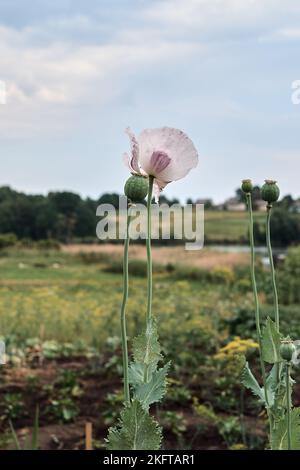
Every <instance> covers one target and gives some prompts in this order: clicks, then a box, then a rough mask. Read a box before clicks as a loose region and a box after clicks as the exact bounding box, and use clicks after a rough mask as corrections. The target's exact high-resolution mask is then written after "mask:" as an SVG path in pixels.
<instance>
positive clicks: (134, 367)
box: [128, 362, 146, 387]
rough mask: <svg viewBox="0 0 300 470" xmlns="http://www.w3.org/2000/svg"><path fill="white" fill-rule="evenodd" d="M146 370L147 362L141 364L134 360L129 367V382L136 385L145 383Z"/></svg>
mask: <svg viewBox="0 0 300 470" xmlns="http://www.w3.org/2000/svg"><path fill="white" fill-rule="evenodd" d="M145 370H146V367H145V364H141V363H140V362H132V363H131V364H130V366H129V369H128V380H129V383H130V384H131V385H133V386H134V387H136V386H137V385H139V384H142V383H144V378H145Z"/></svg>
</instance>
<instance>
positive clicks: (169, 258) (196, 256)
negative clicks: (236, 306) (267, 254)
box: [62, 244, 249, 269]
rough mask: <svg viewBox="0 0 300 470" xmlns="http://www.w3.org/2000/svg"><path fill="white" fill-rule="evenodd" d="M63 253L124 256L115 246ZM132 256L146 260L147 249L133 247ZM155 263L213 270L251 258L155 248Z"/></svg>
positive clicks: (71, 248)
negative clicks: (186, 265)
mask: <svg viewBox="0 0 300 470" xmlns="http://www.w3.org/2000/svg"><path fill="white" fill-rule="evenodd" d="M62 251H63V252H65V253H70V254H77V253H107V254H112V255H115V256H118V255H120V256H121V255H122V252H123V246H122V245H114V244H105V245H104V244H103V245H96V244H95V245H64V246H63V247H62ZM130 256H131V258H132V259H145V257H146V250H145V247H143V246H140V245H133V246H131V247H130ZM152 256H153V261H154V262H157V263H161V264H167V263H174V262H176V263H181V264H188V265H190V266H196V267H199V268H203V269H212V268H215V267H228V268H234V267H236V266H241V265H242V266H245V265H247V264H248V263H249V257H248V255H247V254H246V253H226V252H219V251H214V250H213V249H209V248H205V249H203V250H200V251H187V250H185V249H184V246H176V247H153V248H152Z"/></svg>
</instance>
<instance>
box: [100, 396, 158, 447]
mask: <svg viewBox="0 0 300 470" xmlns="http://www.w3.org/2000/svg"><path fill="white" fill-rule="evenodd" d="M106 442H107V449H108V450H157V449H159V448H160V443H161V429H160V428H159V426H158V424H157V423H156V421H155V420H154V419H153V418H152V417H151V416H150V415H149V414H148V413H147V412H146V411H145V410H144V409H143V407H142V405H141V403H140V402H139V401H138V400H133V401H132V403H131V404H130V405H128V406H126V407H125V409H124V410H123V411H122V413H121V419H120V421H119V424H118V426H117V427H114V428H111V429H110V430H109V434H108V438H107V441H106Z"/></svg>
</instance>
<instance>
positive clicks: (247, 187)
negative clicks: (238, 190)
mask: <svg viewBox="0 0 300 470" xmlns="http://www.w3.org/2000/svg"><path fill="white" fill-rule="evenodd" d="M252 189H253V184H252V181H251V180H243V181H242V191H243V192H244V193H245V194H249V193H251V192H252Z"/></svg>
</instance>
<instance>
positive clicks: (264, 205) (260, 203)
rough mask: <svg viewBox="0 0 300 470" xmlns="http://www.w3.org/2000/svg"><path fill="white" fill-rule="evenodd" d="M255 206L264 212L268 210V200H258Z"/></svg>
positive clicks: (257, 209) (255, 208)
mask: <svg viewBox="0 0 300 470" xmlns="http://www.w3.org/2000/svg"><path fill="white" fill-rule="evenodd" d="M253 208H254V210H256V211H259V212H264V211H266V210H267V203H266V201H260V200H257V201H255V202H254V203H253Z"/></svg>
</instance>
